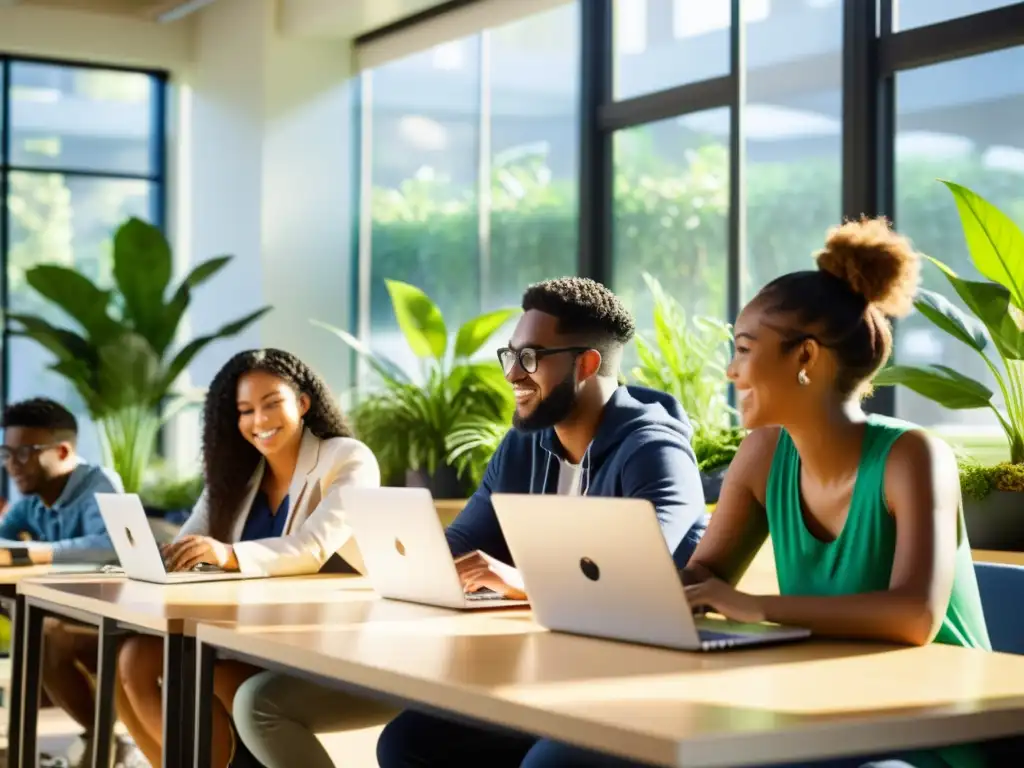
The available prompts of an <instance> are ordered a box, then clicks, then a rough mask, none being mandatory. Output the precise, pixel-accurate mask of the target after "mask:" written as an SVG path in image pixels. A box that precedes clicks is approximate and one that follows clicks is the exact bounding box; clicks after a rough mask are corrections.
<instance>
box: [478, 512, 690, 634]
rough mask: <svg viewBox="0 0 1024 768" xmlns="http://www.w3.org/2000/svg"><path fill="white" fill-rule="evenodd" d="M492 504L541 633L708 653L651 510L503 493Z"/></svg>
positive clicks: (670, 554) (654, 514)
mask: <svg viewBox="0 0 1024 768" xmlns="http://www.w3.org/2000/svg"><path fill="white" fill-rule="evenodd" d="M491 503H492V504H493V505H494V509H495V512H496V514H497V516H498V521H499V522H500V524H501V530H502V532H503V533H504V535H505V540H506V541H507V542H508V546H509V551H510V552H511V553H512V557H513V558H514V559H515V563H516V567H517V568H518V569H519V570H520V572H521V573H522V576H523V581H524V582H525V585H526V593H527V595H528V596H529V599H530V605H531V606H532V607H533V614H534V618H535V619H536V620H537V622H538V623H539V624H541V625H542V626H545V627H547V628H549V629H553V630H558V631H562V632H572V633H576V634H581V635H590V636H596V637H606V638H610V639H615V640H625V641H629V642H634V643H646V644H651V645H659V646H667V647H674V648H683V649H688V650H689V649H695V648H699V647H700V639H699V636H698V633H697V628H696V626H695V624H694V620H693V615H692V611H691V609H690V607H689V604H688V603H687V601H686V594H685V592H684V590H683V585H682V582H681V580H680V579H679V575H678V573H677V571H676V567H675V563H674V562H673V560H672V553H671V552H670V551H669V548H668V544H667V543H666V541H665V539H664V537H663V536H662V533H661V527H660V526H659V525H658V518H657V516H656V513H655V509H654V505H652V504H651V503H650V502H649V501H647V500H645V499H616V498H600V497H593V496H556V495H521V494H501V493H495V494H493V495H492V496H491Z"/></svg>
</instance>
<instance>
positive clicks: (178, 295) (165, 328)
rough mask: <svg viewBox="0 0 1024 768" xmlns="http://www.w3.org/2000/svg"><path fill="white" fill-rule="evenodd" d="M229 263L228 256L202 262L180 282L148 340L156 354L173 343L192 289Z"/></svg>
mask: <svg viewBox="0 0 1024 768" xmlns="http://www.w3.org/2000/svg"><path fill="white" fill-rule="evenodd" d="M229 261H231V257H230V256H218V257H217V258H214V259H209V260H207V261H204V262H202V263H201V264H197V265H196V266H195V268H193V270H192V271H191V272H189V273H188V275H186V276H185V279H184V280H182V281H181V285H179V286H178V289H177V290H176V291H175V292H174V295H173V296H172V297H171V300H170V301H168V302H167V305H166V306H165V307H164V308H163V316H162V318H161V322H160V329H159V332H158V333H156V334H154V336H153V337H152V338H150V343H151V344H152V345H153V349H155V350H156V351H157V353H158V354H161V355H162V354H163V353H164V352H166V351H167V348H168V347H169V346H170V345H171V342H173V341H174V336H175V334H176V333H177V332H178V325H179V324H180V323H181V318H182V317H183V316H184V315H185V310H186V309H187V308H188V303H189V300H190V299H191V296H192V289H193V288H195V287H196V286H197V285H200V284H201V283H203V282H205V281H206V280H208V279H210V278H211V277H213V276H214V275H215V274H217V272H219V271H220V270H221V269H223V268H224V266H225V265H226V264H227V263H228V262H229Z"/></svg>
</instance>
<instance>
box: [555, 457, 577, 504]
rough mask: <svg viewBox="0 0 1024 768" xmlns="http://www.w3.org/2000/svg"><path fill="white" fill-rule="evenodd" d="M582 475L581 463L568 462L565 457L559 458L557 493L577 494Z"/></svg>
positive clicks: (562, 494)
mask: <svg viewBox="0 0 1024 768" xmlns="http://www.w3.org/2000/svg"><path fill="white" fill-rule="evenodd" d="M582 477H583V466H582V465H581V464H570V463H569V462H568V461H566V460H565V459H560V460H559V466H558V495H559V496H579V495H580V480H581V479H582Z"/></svg>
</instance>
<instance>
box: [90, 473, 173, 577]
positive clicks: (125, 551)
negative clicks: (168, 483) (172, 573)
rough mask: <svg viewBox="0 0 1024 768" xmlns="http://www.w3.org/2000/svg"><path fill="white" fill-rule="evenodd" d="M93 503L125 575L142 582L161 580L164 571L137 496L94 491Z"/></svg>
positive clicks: (154, 539) (162, 562) (160, 557)
mask: <svg viewBox="0 0 1024 768" xmlns="http://www.w3.org/2000/svg"><path fill="white" fill-rule="evenodd" d="M96 503H97V504H98V505H99V508H100V515H102V516H103V524H104V525H106V527H107V534H108V535H109V536H110V541H111V543H112V544H113V545H114V551H115V552H117V558H118V560H120V562H121V567H122V568H123V569H124V572H125V575H127V576H128V577H129V578H133V579H141V580H145V581H154V580H163V578H164V577H165V576H166V575H167V570H166V568H164V561H163V557H162V556H161V555H160V547H159V546H158V545H157V543H156V537H155V536H154V535H153V529H152V528H150V527H149V520H148V519H146V510H145V509H143V507H142V500H141V499H140V498H139V496H138V495H137V494H134V493H97V494H96Z"/></svg>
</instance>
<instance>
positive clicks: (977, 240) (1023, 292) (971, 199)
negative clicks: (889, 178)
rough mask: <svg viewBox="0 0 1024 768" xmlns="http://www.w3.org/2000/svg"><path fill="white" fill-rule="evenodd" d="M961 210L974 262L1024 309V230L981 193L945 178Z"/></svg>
mask: <svg viewBox="0 0 1024 768" xmlns="http://www.w3.org/2000/svg"><path fill="white" fill-rule="evenodd" d="M943 184H945V185H946V186H947V187H948V188H949V190H950V191H951V192H952V193H953V199H954V200H956V207H957V209H958V210H959V211H960V224H961V225H962V226H963V230H964V237H965V238H966V240H967V247H968V249H969V250H970V252H971V259H972V260H973V261H974V266H975V267H977V268H978V271H979V272H981V274H983V275H984V276H985V277H987V278H988V279H989V280H993V281H995V282H997V283H999V284H1000V285H1002V286H1004V287H1005V288H1006V289H1007V290H1008V291H1009V292H1010V296H1012V297H1013V301H1014V303H1015V304H1016V305H1017V306H1018V307H1021V308H1022V309H1024V234H1022V233H1021V231H1020V228H1019V227H1018V226H1017V225H1016V224H1014V222H1013V221H1012V220H1011V219H1010V217H1009V216H1007V215H1006V214H1005V213H1003V212H1002V211H1000V210H999V209H998V208H996V207H995V206H994V205H992V204H991V203H990V202H988V201H987V200H985V199H984V198H983V197H981V196H980V195H977V194H975V193H974V192H972V191H971V190H969V189H967V188H966V187H962V186H960V185H959V184H956V183H954V182H952V181H943Z"/></svg>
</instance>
